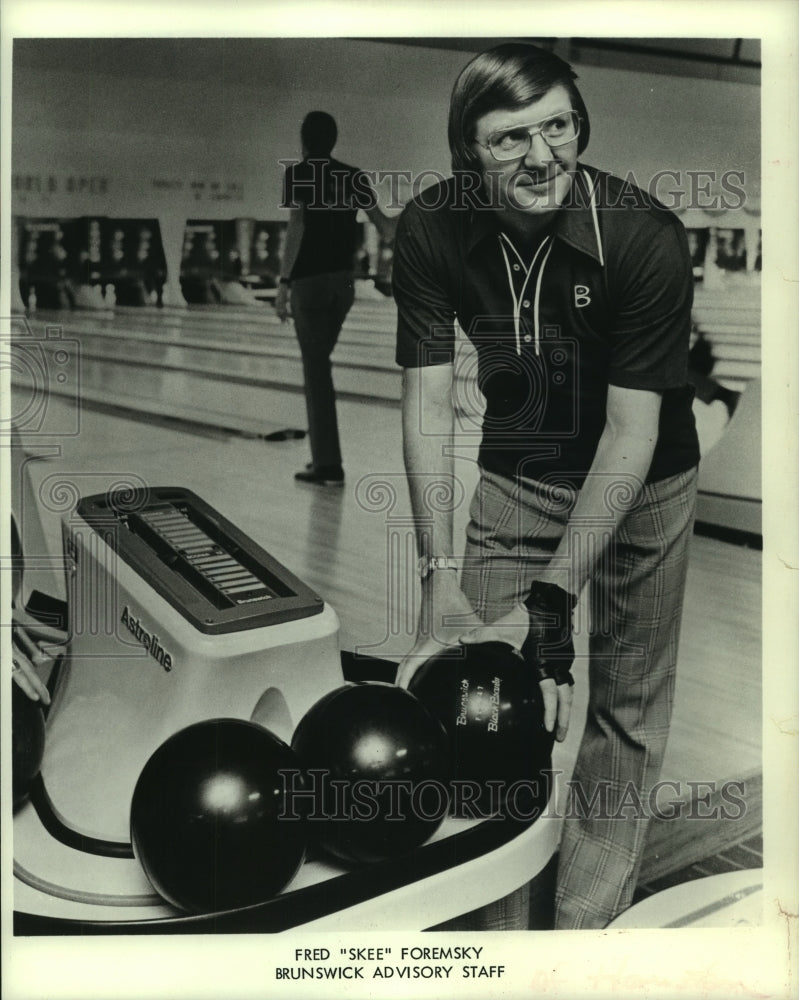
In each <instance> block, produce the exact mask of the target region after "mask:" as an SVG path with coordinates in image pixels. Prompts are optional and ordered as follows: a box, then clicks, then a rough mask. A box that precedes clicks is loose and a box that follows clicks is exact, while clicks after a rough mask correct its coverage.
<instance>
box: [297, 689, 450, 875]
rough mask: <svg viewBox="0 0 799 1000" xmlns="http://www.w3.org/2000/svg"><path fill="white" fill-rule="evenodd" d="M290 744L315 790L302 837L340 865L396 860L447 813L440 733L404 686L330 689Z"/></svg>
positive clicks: (445, 770)
mask: <svg viewBox="0 0 799 1000" xmlns="http://www.w3.org/2000/svg"><path fill="white" fill-rule="evenodd" d="M291 745H292V747H293V749H294V750H295V751H296V752H297V755H298V757H299V758H300V760H301V761H302V763H303V766H304V768H305V769H306V771H307V774H306V781H307V785H308V788H309V789H312V790H313V792H314V799H313V806H312V807H310V811H308V812H307V818H308V829H309V834H310V836H311V837H312V838H313V840H314V842H315V843H316V844H317V845H318V846H319V847H320V848H321V849H322V851H323V852H325V853H327V854H328V855H331V856H332V857H334V858H335V859H337V860H339V861H343V862H345V863H347V864H370V863H374V862H378V861H384V860H387V859H389V858H396V857H398V856H400V855H402V854H404V853H406V852H408V851H411V850H413V849H415V848H417V847H419V846H420V845H421V844H423V843H424V842H425V841H426V840H428V839H429V838H430V837H431V836H432V835H433V834H434V833H435V832H436V830H437V829H438V828H439V826H440V825H441V823H442V822H443V820H444V817H445V816H446V813H447V805H448V803H447V783H448V779H449V773H450V762H449V753H448V747H447V737H446V733H445V732H444V730H443V728H442V726H441V725H440V723H438V722H437V721H436V720H435V719H433V718H432V716H431V715H430V714H429V713H428V712H427V711H426V709H425V708H423V706H422V705H420V704H419V702H418V701H417V699H416V698H414V697H413V695H411V694H409V693H408V692H407V691H406V690H404V689H403V688H399V687H396V686H395V685H393V684H384V683H382V682H379V681H368V682H361V683H357V684H356V683H348V684H344V685H343V686H341V687H339V688H336V689H335V690H334V691H331V692H330V693H328V694H327V695H325V696H324V697H322V698H321V699H320V700H319V701H318V702H317V703H316V704H315V705H313V706H312V707H311V708H310V709H309V711H308V712H307V713H306V714H305V715H304V716H303V718H302V719H301V720H300V723H299V725H298V726H297V729H296V731H295V733H294V737H293V739H292V743H291Z"/></svg>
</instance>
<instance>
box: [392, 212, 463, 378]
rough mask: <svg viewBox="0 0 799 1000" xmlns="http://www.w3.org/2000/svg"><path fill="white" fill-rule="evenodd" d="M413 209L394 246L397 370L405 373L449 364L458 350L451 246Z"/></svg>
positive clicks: (405, 215) (405, 217)
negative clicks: (445, 260)
mask: <svg viewBox="0 0 799 1000" xmlns="http://www.w3.org/2000/svg"><path fill="white" fill-rule="evenodd" d="M421 216H422V213H421V212H420V211H419V210H418V209H417V207H416V206H415V205H413V204H410V205H409V206H408V207H407V208H406V209H405V211H404V212H403V213H402V216H401V217H400V221H399V225H398V227H397V235H396V239H395V241H394V262H393V275H392V287H393V292H394V299H395V301H396V303H397V350H396V360H397V364H398V365H401V366H402V367H403V368H420V367H423V366H426V365H434V364H449V363H451V362H452V360H453V355H454V345H455V307H454V304H453V302H452V295H451V294H450V293H449V292H448V290H447V285H448V279H447V276H446V271H445V268H444V267H443V266H442V255H444V254H445V253H446V245H445V241H444V240H443V239H441V238H439V239H438V240H436V238H435V235H434V232H431V230H430V229H429V228H428V227H426V226H425V225H424V221H425V220H424V219H423V218H422V217H421Z"/></svg>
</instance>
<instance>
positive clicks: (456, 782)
mask: <svg viewBox="0 0 799 1000" xmlns="http://www.w3.org/2000/svg"><path fill="white" fill-rule="evenodd" d="M408 688H409V690H410V691H411V692H412V693H413V694H414V695H415V696H416V697H417V698H418V699H419V701H421V702H422V704H423V705H424V706H425V707H426V708H427V709H428V710H429V711H430V712H431V713H432V714H433V715H434V716H435V717H436V718H437V719H438V720H439V721H440V722H441V724H442V725H443V726H444V728H445V729H446V731H447V734H448V736H449V740H450V747H451V753H452V760H453V784H452V811H453V814H454V815H459V816H465V817H470V816H471V817H483V816H487V815H493V814H496V813H499V812H502V811H505V812H508V813H513V814H515V815H517V816H518V817H519V818H534V817H535V816H536V815H537V814H538V813H540V811H541V810H543V808H544V807H545V805H546V802H547V800H548V798H549V791H550V784H551V766H552V763H551V762H552V747H553V743H554V736H553V734H552V733H548V732H547V731H546V729H545V728H544V704H543V698H542V696H541V689H540V686H539V684H538V681H537V680H536V679H535V677H534V675H533V672H532V671H531V670H530V668H529V667H528V666H527V665H526V664H525V663H524V661H523V660H522V658H521V657H520V656H519V655H518V654H517V653H516V652H515V651H514V649H513V647H512V646H510V645H508V644H507V643H504V642H484V643H475V644H470V645H457V646H452V647H449V648H447V649H444V650H442V651H441V652H440V653H437V654H436V655H434V656H432V657H431V658H430V659H429V660H426V661H425V662H424V663H423V664H422V666H421V667H419V669H418V670H417V671H416V673H415V674H414V676H413V677H412V679H411V681H410V683H409V685H408Z"/></svg>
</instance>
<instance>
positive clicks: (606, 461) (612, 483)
mask: <svg viewBox="0 0 799 1000" xmlns="http://www.w3.org/2000/svg"><path fill="white" fill-rule="evenodd" d="M643 396H646V397H648V398H643V399H642V402H643V403H644V406H643V408H642V410H641V412H640V422H637V423H636V422H635V420H634V419H633V420H629V419H628V420H627V421H626V422H625V423H623V424H621V425H619V424H618V423H615V422H614V421H613V420H609V421H608V423H606V425H605V428H604V430H603V432H602V436H601V437H600V439H599V445H598V446H597V451H596V455H595V456H594V461H593V462H592V464H591V468H590V470H589V472H588V476H587V477H586V480H585V482H584V484H583V486H582V488H581V489H580V494H579V496H578V498H577V502H576V503H575V505H574V509H573V510H572V512H571V514H570V516H569V521H568V524H567V527H566V531H565V533H564V535H563V537H562V538H561V540H560V543H559V545H558V547H557V549H556V550H555V552H554V554H553V557H552V559H551V561H550V563H549V565H548V566H547V567H546V569H545V570H543V571H542V572H541V573H540V574H538V577H537V579H539V580H541V581H542V582H545V583H556V584H557V585H558V586H560V587H562V588H563V589H564V590H566V591H568V592H569V593H571V594H574V595H575V596H577V595H579V594H580V591H581V590H582V589H583V587H584V586H585V583H586V581H587V580H588V578H589V576H590V575H591V572H592V569H593V567H594V566H595V565H596V563H597V562H598V561H599V559H600V558H601V557H602V554H603V553H604V552H605V550H606V549H607V548H608V546H609V545H610V542H611V540H612V539H613V537H614V535H615V533H616V531H617V529H618V527H619V525H620V524H621V523H622V521H623V520H624V518H625V517H626V516H627V514H628V512H629V511H630V509H631V508H632V507H633V506H634V504H635V502H636V500H637V498H638V496H639V495H640V492H641V489H642V487H643V484H644V482H645V481H646V477H647V474H648V472H649V467H650V466H651V464H652V456H653V455H654V452H655V443H656V440H657V418H658V411H659V407H660V401H659V398H658V397H656V396H654V394H642V397H643ZM627 416H628V417H630V416H631V415H630V414H627Z"/></svg>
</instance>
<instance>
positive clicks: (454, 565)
mask: <svg viewBox="0 0 799 1000" xmlns="http://www.w3.org/2000/svg"><path fill="white" fill-rule="evenodd" d="M459 568H460V567H459V566H458V560H457V559H455V557H454V556H431V557H430V558H429V559H425V558H424V557H423V558H421V559H420V560H419V576H420V577H421V578H422V579H423V580H426V579H427V578H428V576H430V574H431V573H434V572H435V571H436V570H437V569H454V570H457V569H459Z"/></svg>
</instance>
